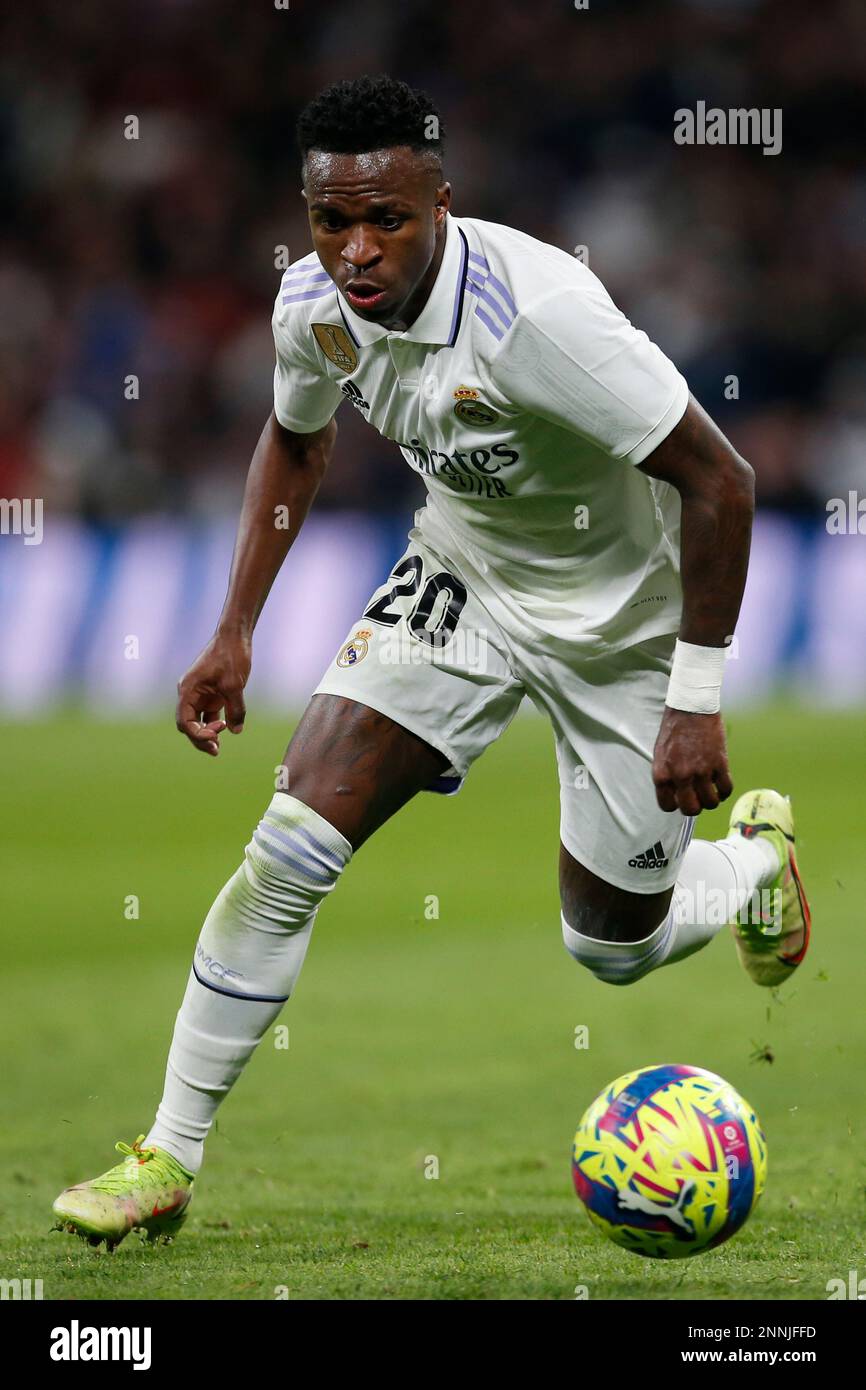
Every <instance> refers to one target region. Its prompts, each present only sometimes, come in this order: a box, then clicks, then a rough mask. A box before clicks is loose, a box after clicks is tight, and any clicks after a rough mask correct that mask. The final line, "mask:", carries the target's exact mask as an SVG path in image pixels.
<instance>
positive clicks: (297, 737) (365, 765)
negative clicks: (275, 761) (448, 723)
mask: <svg viewBox="0 0 866 1390" xmlns="http://www.w3.org/2000/svg"><path fill="white" fill-rule="evenodd" d="M283 764H284V766H285V768H286V773H287V777H286V786H285V788H284V790H285V791H287V792H288V793H289V794H290V795H291V796H295V797H297V798H298V800H299V801H303V803H304V805H306V806H309V807H310V808H311V809H312V810H314V811H317V812H318V814H319V815H320V816H324V818H325V820H326V821H328V822H329V823H330V824H331V825H333V826H334V828H335V829H336V830H339V832H340V834H341V835H345V837H346V839H347V840H348V841H349V843H350V845H351V846H352V847H353V849H357V848H358V847H359V845H361V844H363V843H364V841H365V840H366V839H368V838H369V837H370V835H372V834H373V832H374V831H375V830H378V828H379V826H381V825H384V823H385V821H386V820H388V819H389V817H390V816H393V815H394V813H395V811H398V810H399V809H400V807H401V806H404V805H405V804H406V802H407V801H410V800H411V799H412V797H413V796H415V794H416V793H417V792H419V791H421V790H422V789H423V788H424V787H428V786H430V784H431V782H433V781H434V780H435V779H436V778H437V777H439V776H440V775H441V773H442V772H443V771H444V770H445V768H446V767H447V765H448V759H447V758H446V757H445V756H444V754H443V753H441V752H439V750H438V749H436V748H432V747H431V746H430V745H429V744H427V743H425V742H424V740H423V739H421V738H419V737H418V735H417V734H413V733H412V732H411V731H410V730H409V729H405V728H403V727H402V726H401V725H400V724H398V723H396V721H395V720H393V719H389V718H388V716H387V715H384V714H380V713H379V711H378V710H375V709H370V708H369V707H368V706H367V705H363V704H359V703H358V702H357V701H356V700H347V699H345V698H344V697H342V696H339V695H314V696H313V698H312V700H311V701H310V703H309V705H308V706H307V708H306V710H305V712H304V715H303V717H302V719H301V722H300V723H299V725H298V727H297V729H296V730H295V732H294V735H293V737H292V741H291V743H290V744H289V746H288V748H287V749H286V756H285V758H284V759H283Z"/></svg>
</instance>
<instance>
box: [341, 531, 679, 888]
mask: <svg viewBox="0 0 866 1390" xmlns="http://www.w3.org/2000/svg"><path fill="white" fill-rule="evenodd" d="M467 572H471V566H468V565H466V566H463V567H461V569H460V571H459V572H458V570H457V569H456V568H455V566H454V563H453V561H451V560H445V559H442V558H441V557H440V556H439V555H437V554H436V552H435V551H433V550H431V549H430V547H429V546H427V545H426V544H424V543H423V542H422V541H421V540H420V539H418V538H413V539H412V540H411V541H410V544H409V547H408V549H407V550H406V551H405V553H404V555H403V556H402V558H401V559H400V560H399V562H398V563H397V564H396V565H395V567H394V569H393V570H392V572H391V574H390V576H389V578H388V579H387V580H386V581H385V583H384V584H382V585H381V586H380V587H379V588H378V589H377V590H376V592H375V593H374V594H373V596H372V598H371V600H370V602H369V604H368V605H367V607H366V609H365V611H364V613H363V616H362V617H360V618H359V619H358V622H357V623H355V624H354V625H353V627H352V630H351V632H350V633H349V634H348V636H347V638H346V641H345V642H344V644H343V646H342V647H341V648H340V650H339V652H338V653H337V656H336V658H335V659H334V661H333V662H332V663H331V665H330V666H329V667H328V670H327V671H326V673H325V675H324V677H323V679H322V680H321V682H320V683H319V685H318V686H317V687H316V690H315V691H314V694H316V695H341V696H343V697H345V698H346V699H349V700H356V701H358V702H359V703H360V704H363V705H368V706H369V707H370V708H371V709H375V710H378V711H379V713H380V714H384V715H387V716H388V717H389V718H390V719H393V720H394V721H395V722H396V723H398V724H401V725H402V726H403V727H404V728H406V729H409V730H410V731H411V732H412V733H414V734H416V735H417V736H418V737H419V738H421V739H423V740H424V742H425V743H428V744H430V745H431V746H432V747H433V748H437V749H438V750H439V751H440V752H441V753H442V754H443V755H444V756H445V757H446V758H447V759H448V762H449V767H448V768H447V769H446V770H445V771H444V772H443V774H442V776H441V777H440V778H438V779H437V781H436V783H434V784H433V786H432V787H431V788H430V790H431V791H440V792H452V791H456V790H458V789H459V787H460V784H461V782H462V780H463V778H464V777H465V776H466V773H467V772H468V770H469V768H470V767H471V765H472V763H473V762H474V761H475V759H476V758H477V757H478V756H479V754H481V753H483V752H484V750H485V748H487V747H488V746H489V744H491V743H492V742H493V741H494V739H497V738H498V737H499V735H500V734H501V733H502V732H503V731H504V730H505V729H506V728H507V727H508V725H509V724H510V723H511V720H512V719H513V718H514V716H515V714H516V713H517V709H518V707H519V705H520V702H521V700H522V699H523V697H524V695H528V696H529V698H530V699H531V700H532V702H533V703H534V704H535V705H536V707H537V708H538V709H539V710H541V711H543V712H544V713H545V714H546V715H547V717H548V718H549V720H550V722H551V724H552V726H553V733H554V739H555V743H556V759H557V765H558V769H559V790H560V812H561V814H560V835H561V839H562V843H563V844H564V845H565V848H566V849H567V850H568V852H569V853H570V854H571V855H573V857H574V858H575V859H577V860H578V861H579V862H580V863H581V864H583V865H585V866H586V868H588V869H590V870H591V871H592V872H593V873H595V874H597V875H598V877H599V878H601V879H604V880H605V881H606V882H607V883H612V884H614V885H615V886H616V887H618V888H624V889H626V890H627V891H630V892H633V893H658V892H661V891H662V890H663V889H665V888H669V887H670V886H671V885H672V884H673V883H674V881H675V879H676V876H677V870H678V867H679V864H680V861H681V859H682V856H683V854H684V853H685V851H686V848H687V846H688V843H689V840H690V838H691V833H692V829H693V826H694V820H693V818H692V817H690V816H683V815H682V814H681V813H680V812H679V811H675V812H667V811H662V810H661V809H660V808H659V806H658V803H657V801H656V796H655V787H654V786H653V781H652V776H651V769H652V756H653V748H654V745H655V740H656V735H657V734H658V730H659V725H660V723H661V718H662V712H663V709H664V701H665V695H666V693H667V685H668V676H669V674H670V668H671V658H672V656H673V648H674V641H675V634H673V633H671V634H666V635H664V636H661V637H654V638H651V639H650V640H649V641H644V642H641V643H639V644H637V645H636V646H632V647H627V648H625V649H624V650H621V651H618V652H614V653H602V654H601V655H598V656H593V657H587V656H586V655H585V654H584V653H581V654H579V655H578V654H576V653H575V651H574V649H573V648H569V647H568V646H566V645H565V644H556V643H555V642H554V641H553V639H550V638H546V639H545V640H544V643H543V645H542V643H541V642H527V643H526V644H523V643H522V642H521V641H520V640H518V639H517V638H516V637H515V635H514V633H511V634H506V633H505V632H504V631H503V629H502V627H501V626H500V625H499V624H498V623H497V622H496V621H495V620H494V618H493V617H492V616H491V615H490V613H489V611H488V610H487V608H486V607H485V606H484V604H483V603H482V601H481V599H480V598H479V597H478V594H477V593H476V592H474V591H473V589H472V588H471V587H470V582H469V581H467V578H466V577H465V576H466V574H467Z"/></svg>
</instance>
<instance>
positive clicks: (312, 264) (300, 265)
mask: <svg viewBox="0 0 866 1390" xmlns="http://www.w3.org/2000/svg"><path fill="white" fill-rule="evenodd" d="M321 268H322V262H321V261H320V260H319V258H318V256H317V255H316V253H315V252H313V253H312V255H309V256H305V257H304V259H303V260H302V261H295V264H294V265H290V266H289V267H288V269H287V270H284V271H283V279H285V277H286V276H287V275H306V273H307V272H308V271H310V270H321Z"/></svg>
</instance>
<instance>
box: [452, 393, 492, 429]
mask: <svg viewBox="0 0 866 1390" xmlns="http://www.w3.org/2000/svg"><path fill="white" fill-rule="evenodd" d="M454 399H455V401H456V402H457V404H456V405H455V407H454V414H455V415H456V416H457V419H458V420H462V421H463V423H464V425H495V424H496V421H497V420H498V419H499V411H498V410H494V409H493V408H492V406H489V405H485V404H484V402H483V401H480V400H479V399H478V392H477V391H475V390H474V389H473V388H472V387H471V386H458V387H457V390H456V391H455V392H454Z"/></svg>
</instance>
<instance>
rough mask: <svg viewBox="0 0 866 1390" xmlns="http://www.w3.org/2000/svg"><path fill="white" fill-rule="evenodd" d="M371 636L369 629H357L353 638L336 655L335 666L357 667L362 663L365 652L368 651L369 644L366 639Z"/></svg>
mask: <svg viewBox="0 0 866 1390" xmlns="http://www.w3.org/2000/svg"><path fill="white" fill-rule="evenodd" d="M372 636H373V634H372V632H371V631H370V629H369V628H365V627H359V628H358V631H357V632H356V633H355V636H354V637H353V638H351V640H350V641H348V642H347V643H346V645H345V646H344V647H341V648H340V650H339V652H338V653H337V665H338V666H357V664H358V662H359V661H363V660H364V657H365V656H366V655H367V652H368V651H369V650H370V644H369V641H368V640H367V639H368V638H370V637H372Z"/></svg>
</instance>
